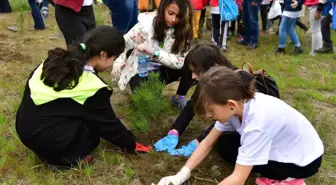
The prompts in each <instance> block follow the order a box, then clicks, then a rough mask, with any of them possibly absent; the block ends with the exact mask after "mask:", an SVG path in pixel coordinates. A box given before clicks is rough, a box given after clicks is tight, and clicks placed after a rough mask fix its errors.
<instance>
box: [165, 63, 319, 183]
mask: <svg viewBox="0 0 336 185" xmlns="http://www.w3.org/2000/svg"><path fill="white" fill-rule="evenodd" d="M253 83H254V82H253V81H252V82H251V83H244V82H243V80H242V77H241V76H240V73H235V72H233V71H232V69H228V68H226V67H222V66H221V67H215V68H212V69H210V70H209V71H208V72H206V73H205V74H204V75H203V76H202V77H201V78H200V81H199V84H198V87H197V89H196V91H195V97H196V99H195V102H196V103H195V105H194V109H195V112H196V113H197V114H199V115H205V116H206V117H209V118H213V119H215V120H217V122H216V124H215V127H214V128H213V129H212V130H211V132H210V133H209V135H208V136H207V137H206V138H205V139H204V140H203V141H202V142H201V143H200V145H199V146H198V147H197V149H196V150H195V152H194V153H193V154H192V155H191V157H190V158H189V160H188V161H187V163H186V164H185V166H184V167H183V168H182V169H181V171H180V172H178V173H177V174H176V175H173V176H168V177H164V178H162V179H161V181H160V182H159V185H168V184H169V183H172V184H174V185H180V184H182V183H184V182H185V181H187V180H188V179H189V177H190V175H191V171H192V170H193V169H194V168H196V167H197V166H198V165H199V164H200V163H201V162H202V161H203V159H204V158H205V157H206V156H207V155H208V154H209V152H210V151H211V149H212V148H213V147H214V145H215V144H216V143H217V142H218V145H219V146H218V149H219V154H220V156H221V158H223V159H224V160H226V161H228V162H231V163H235V168H234V171H233V173H232V174H231V175H229V176H228V177H226V178H225V179H223V180H222V181H221V182H220V183H219V185H241V184H244V183H245V182H246V180H247V178H248V176H249V174H250V173H251V172H258V173H260V175H261V178H257V179H256V183H257V184H258V185H274V184H286V185H305V182H304V178H307V177H310V176H312V175H314V174H316V173H317V172H318V169H319V168H320V166H321V161H322V155H323V153H324V147H323V144H322V141H321V139H320V137H319V136H318V133H317V132H316V130H315V129H314V127H313V126H312V125H311V123H310V122H309V121H308V120H307V118H305V117H304V116H303V115H302V114H301V113H300V112H298V111H297V110H295V109H294V108H292V107H291V106H289V105H288V104H286V103H285V102H283V101H282V100H280V99H278V98H275V97H272V96H268V95H265V94H262V93H258V92H255V90H254V88H253Z"/></svg>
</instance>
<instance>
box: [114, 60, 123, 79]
mask: <svg viewBox="0 0 336 185" xmlns="http://www.w3.org/2000/svg"><path fill="white" fill-rule="evenodd" d="M124 67H125V65H124V64H119V63H115V64H114V65H113V69H112V72H111V75H112V80H113V81H118V79H119V78H120V74H121V70H122V69H123V68H124Z"/></svg>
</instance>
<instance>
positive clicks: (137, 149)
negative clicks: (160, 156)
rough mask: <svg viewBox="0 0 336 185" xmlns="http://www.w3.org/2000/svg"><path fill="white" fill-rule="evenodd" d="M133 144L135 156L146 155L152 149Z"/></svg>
mask: <svg viewBox="0 0 336 185" xmlns="http://www.w3.org/2000/svg"><path fill="white" fill-rule="evenodd" d="M135 144H136V146H135V150H134V152H135V153H137V154H145V153H148V152H149V151H150V150H151V149H152V147H150V146H144V145H142V144H140V143H138V142H136V143H135Z"/></svg>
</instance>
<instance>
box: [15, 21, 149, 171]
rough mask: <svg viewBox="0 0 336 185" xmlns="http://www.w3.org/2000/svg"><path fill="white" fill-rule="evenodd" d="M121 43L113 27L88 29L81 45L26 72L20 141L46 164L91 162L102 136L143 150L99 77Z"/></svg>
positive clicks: (18, 121) (56, 51) (130, 148)
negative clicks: (111, 101) (120, 116)
mask: <svg viewBox="0 0 336 185" xmlns="http://www.w3.org/2000/svg"><path fill="white" fill-rule="evenodd" d="M124 47H125V41H124V39H123V36H122V34H121V33H120V32H119V31H118V30H116V29H115V28H112V27H111V26H100V27H98V28H96V29H94V30H92V31H91V32H89V33H88V34H87V35H86V36H85V37H84V40H83V43H81V44H74V45H71V46H69V49H67V50H65V49H61V48H55V49H53V50H50V51H49V55H48V57H47V58H46V60H45V61H44V62H43V63H42V64H41V65H39V66H38V67H37V68H36V69H35V70H34V71H33V72H32V73H31V75H30V77H29V79H28V82H27V84H26V87H25V92H24V95H23V99H22V101H21V104H20V107H19V109H18V112H17V114H16V131H17V133H18V135H19V137H20V140H21V141H22V143H23V144H24V145H25V146H27V147H28V148H29V149H31V150H32V151H33V152H34V153H36V154H37V155H38V156H39V157H41V158H42V159H45V160H46V161H47V162H48V163H49V164H52V165H61V166H71V165H77V163H78V161H79V160H82V162H84V163H85V164H87V163H90V162H91V161H92V156H89V155H88V154H89V153H91V152H92V151H93V150H94V149H95V148H96V147H97V146H98V145H99V142H100V138H103V139H105V140H106V141H108V142H110V143H112V144H114V145H116V146H118V147H120V148H121V149H123V150H125V149H126V150H127V151H130V152H147V151H148V150H149V147H144V146H142V145H141V144H139V143H136V141H135V137H134V135H133V134H132V132H131V131H129V130H127V129H126V127H125V126H124V125H123V124H122V123H121V121H120V120H119V119H118V118H117V117H116V115H115V113H114V111H113V108H112V106H111V103H110V96H111V95H112V90H111V88H110V87H109V86H108V85H107V84H106V83H105V82H104V81H103V80H102V79H101V78H100V77H99V76H98V75H97V72H101V71H104V70H106V69H108V68H109V67H111V66H112V64H113V62H114V60H115V59H116V58H117V57H118V56H119V55H120V53H121V52H122V51H123V49H124Z"/></svg>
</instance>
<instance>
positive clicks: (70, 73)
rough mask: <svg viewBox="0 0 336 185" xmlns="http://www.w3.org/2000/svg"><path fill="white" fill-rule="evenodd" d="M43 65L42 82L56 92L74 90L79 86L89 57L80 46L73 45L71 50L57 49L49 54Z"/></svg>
mask: <svg viewBox="0 0 336 185" xmlns="http://www.w3.org/2000/svg"><path fill="white" fill-rule="evenodd" d="M48 54H49V56H48V58H47V59H46V60H45V61H44V63H43V68H42V75H41V80H42V81H43V82H44V84H45V85H47V86H49V87H52V88H53V89H54V90H55V91H62V90H64V89H73V88H74V87H76V86H77V85H78V82H79V78H80V77H81V76H82V74H83V68H84V66H85V64H86V63H87V57H88V56H87V55H86V54H85V51H83V50H82V48H81V46H80V45H72V46H70V48H69V50H65V49H62V48H55V49H53V50H50V51H49V52H48Z"/></svg>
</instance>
